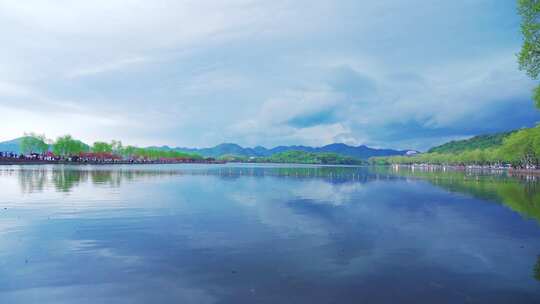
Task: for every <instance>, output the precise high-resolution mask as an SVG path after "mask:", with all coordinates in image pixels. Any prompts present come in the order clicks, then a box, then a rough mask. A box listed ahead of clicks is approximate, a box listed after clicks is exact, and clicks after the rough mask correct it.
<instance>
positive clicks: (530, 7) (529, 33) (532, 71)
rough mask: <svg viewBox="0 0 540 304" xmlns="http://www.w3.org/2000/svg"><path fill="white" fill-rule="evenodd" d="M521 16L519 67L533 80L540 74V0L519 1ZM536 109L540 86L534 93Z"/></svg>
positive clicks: (539, 105)
mask: <svg viewBox="0 0 540 304" xmlns="http://www.w3.org/2000/svg"><path fill="white" fill-rule="evenodd" d="M518 12H519V14H520V15H521V19H522V20H521V33H522V34H523V45H522V47H521V51H520V53H519V54H518V61H519V67H520V69H521V70H525V71H526V72H527V75H529V76H530V77H531V78H532V79H537V78H538V74H540V0H518ZM534 100H535V103H536V107H538V108H540V86H537V87H536V89H535V93H534Z"/></svg>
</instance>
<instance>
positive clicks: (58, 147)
mask: <svg viewBox="0 0 540 304" xmlns="http://www.w3.org/2000/svg"><path fill="white" fill-rule="evenodd" d="M88 150H89V147H88V145H86V144H84V143H83V142H81V141H80V140H76V139H73V137H71V135H64V136H61V137H58V139H56V142H55V143H54V144H53V152H54V154H56V155H58V156H62V157H69V156H75V155H78V154H80V153H82V152H87V151H88Z"/></svg>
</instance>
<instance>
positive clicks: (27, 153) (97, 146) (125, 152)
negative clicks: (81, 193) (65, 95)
mask: <svg viewBox="0 0 540 304" xmlns="http://www.w3.org/2000/svg"><path fill="white" fill-rule="evenodd" d="M20 151H21V153H22V155H20V156H19V155H16V157H17V158H31V159H39V160H69V161H72V160H75V161H78V160H81V159H82V160H86V161H104V160H107V161H119V160H128V161H129V160H132V161H138V160H150V161H156V160H163V161H167V160H169V161H170V160H176V161H181V160H185V161H202V160H205V159H204V158H203V157H202V156H200V155H198V154H194V153H185V152H179V151H163V150H159V149H153V148H139V147H136V146H123V145H122V142H121V141H117V140H113V141H111V142H110V143H107V142H104V141H96V142H94V143H93V145H92V146H90V145H87V144H85V143H84V142H82V141H80V140H78V139H75V138H73V137H72V136H71V135H65V136H60V137H58V138H57V139H56V140H54V141H53V140H48V139H47V138H46V137H45V135H39V134H35V133H27V134H25V136H24V137H23V138H22V139H21V141H20Z"/></svg>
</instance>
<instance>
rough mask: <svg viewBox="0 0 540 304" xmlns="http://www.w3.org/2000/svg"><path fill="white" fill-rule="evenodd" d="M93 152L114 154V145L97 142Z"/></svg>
mask: <svg viewBox="0 0 540 304" xmlns="http://www.w3.org/2000/svg"><path fill="white" fill-rule="evenodd" d="M92 152H94V153H112V152H113V147H112V145H110V144H108V143H106V142H102V141H96V142H95V143H94V145H93V146H92Z"/></svg>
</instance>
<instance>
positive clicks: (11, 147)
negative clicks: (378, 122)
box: [0, 137, 410, 159]
mask: <svg viewBox="0 0 540 304" xmlns="http://www.w3.org/2000/svg"><path fill="white" fill-rule="evenodd" d="M21 140H22V137H19V138H16V139H13V140H10V141H5V142H0V151H2V152H14V153H20V148H19V144H20V142H21ZM148 148H153V149H158V150H166V151H168V150H174V151H180V152H187V153H197V154H200V155H202V156H204V157H220V156H223V155H237V156H245V157H268V156H272V155H274V154H277V153H281V152H287V151H304V152H311V153H337V154H340V155H343V156H349V157H354V158H358V159H368V158H369V157H372V156H393V155H405V154H406V153H407V152H408V151H410V150H393V149H376V148H370V147H368V146H365V145H361V146H356V147H355V146H349V145H346V144H343V143H334V144H330V145H326V146H322V147H310V146H303V145H293V146H277V147H274V148H271V149H268V148H265V147H262V146H256V147H253V148H250V147H242V146H240V145H238V144H235V143H222V144H219V145H217V146H214V147H210V148H186V147H176V148H173V147H169V146H161V147H157V146H152V147H148Z"/></svg>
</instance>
